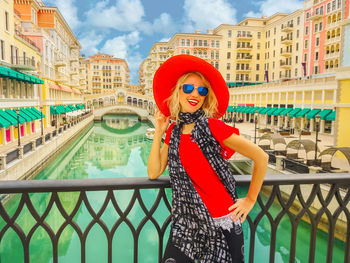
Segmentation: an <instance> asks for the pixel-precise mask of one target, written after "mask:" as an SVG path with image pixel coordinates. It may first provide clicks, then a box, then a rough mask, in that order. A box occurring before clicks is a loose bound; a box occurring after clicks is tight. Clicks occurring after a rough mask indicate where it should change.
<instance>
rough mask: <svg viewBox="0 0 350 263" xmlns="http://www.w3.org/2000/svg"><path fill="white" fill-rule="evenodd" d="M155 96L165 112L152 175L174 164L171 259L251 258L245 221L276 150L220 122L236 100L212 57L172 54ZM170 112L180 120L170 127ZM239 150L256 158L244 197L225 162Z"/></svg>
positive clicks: (167, 256) (158, 118) (159, 115)
mask: <svg viewBox="0 0 350 263" xmlns="http://www.w3.org/2000/svg"><path fill="white" fill-rule="evenodd" d="M153 94H154V98H155V101H156V103H157V106H158V108H159V110H160V111H156V113H155V134H154V137H153V144H152V148H151V152H150V156H149V161H148V176H149V178H150V179H156V178H158V177H159V176H160V175H161V174H162V173H163V171H164V170H165V168H166V166H167V164H168V165H169V174H170V180H171V186H172V192H173V197H172V198H173V204H172V205H173V207H172V226H171V231H170V237H169V241H168V244H167V247H166V249H165V253H164V257H163V262H181V263H186V262H194V260H198V261H199V262H206V263H208V262H213V263H214V262H215V263H217V262H244V259H243V255H244V246H243V233H242V227H241V223H243V222H244V220H245V219H246V217H247V214H248V213H249V211H250V210H251V209H252V208H253V206H254V203H255V201H256V199H257V196H258V194H259V191H260V188H261V185H262V182H263V179H264V176H265V173H266V169H267V162H268V155H267V154H266V153H264V152H263V151H262V150H261V148H259V147H258V146H257V145H255V144H253V143H251V142H250V141H247V140H245V139H243V138H242V137H240V136H239V132H238V130H237V129H236V128H233V127H230V126H228V125H226V124H225V123H223V122H222V121H220V120H218V118H220V117H221V116H222V115H223V114H224V113H225V112H226V109H227V106H228V100H229V93H228V88H227V86H226V83H225V81H224V79H223V78H222V76H221V74H220V72H219V71H217V70H216V69H215V68H214V67H213V66H212V65H210V64H209V63H207V62H206V61H204V60H202V59H200V58H198V57H194V56H190V55H178V56H174V57H171V58H170V59H168V60H167V61H166V62H165V63H163V64H162V65H161V66H160V67H159V69H158V70H157V72H156V73H155V76H154V79H153ZM170 118H172V119H174V120H175V122H173V123H172V124H171V125H170V126H169V121H170ZM168 126H169V128H168ZM165 132H166V138H165V143H164V144H163V146H162V147H161V140H162V137H163V135H164V133H165ZM235 151H237V152H239V153H241V154H243V155H245V156H247V157H248V158H250V159H252V160H253V161H254V169H253V174H252V181H251V183H250V187H249V191H248V195H247V196H246V197H245V198H241V199H238V198H237V196H236V191H235V180H234V178H233V176H232V174H231V173H230V171H229V169H228V164H227V161H226V160H225V159H227V158H229V157H230V156H231V155H232V154H233V153H234V152H235ZM174 260H175V261H174Z"/></svg>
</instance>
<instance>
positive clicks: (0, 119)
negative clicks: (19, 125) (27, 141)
mask: <svg viewBox="0 0 350 263" xmlns="http://www.w3.org/2000/svg"><path fill="white" fill-rule="evenodd" d="M11 125H12V124H11V122H9V121H8V120H6V119H5V118H3V117H2V116H1V115H0V128H6V127H9V126H11Z"/></svg>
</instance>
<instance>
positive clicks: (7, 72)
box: [0, 66, 44, 84]
mask: <svg viewBox="0 0 350 263" xmlns="http://www.w3.org/2000/svg"><path fill="white" fill-rule="evenodd" d="M0 76H1V77H7V78H10V79H17V80H20V81H24V82H29V83H33V84H44V81H43V80H41V79H39V78H37V77H35V76H32V75H29V74H25V73H22V72H18V71H15V70H13V69H10V68H6V67H2V66H0Z"/></svg>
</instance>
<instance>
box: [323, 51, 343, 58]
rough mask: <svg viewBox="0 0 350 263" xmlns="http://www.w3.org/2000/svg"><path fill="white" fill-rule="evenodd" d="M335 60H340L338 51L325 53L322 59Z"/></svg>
mask: <svg viewBox="0 0 350 263" xmlns="http://www.w3.org/2000/svg"><path fill="white" fill-rule="evenodd" d="M336 58H338V59H339V58H340V53H339V51H337V52H329V53H326V54H325V55H324V59H336Z"/></svg>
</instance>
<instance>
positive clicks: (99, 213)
mask: <svg viewBox="0 0 350 263" xmlns="http://www.w3.org/2000/svg"><path fill="white" fill-rule="evenodd" d="M93 89H94V90H96V88H93ZM98 89H99V88H98ZM250 180H251V176H250V175H240V176H237V177H236V181H237V188H238V190H243V189H242V187H244V188H247V187H248V186H249V183H250ZM349 182H350V175H349V174H348V173H341V174H331V173H323V174H320V175H318V174H314V175H311V174H290V175H288V178H286V175H285V174H283V175H282V174H281V175H266V177H265V180H264V183H263V191H262V192H261V193H260V194H259V196H258V200H257V202H256V204H255V206H254V208H253V210H252V211H251V213H249V215H248V217H247V221H246V223H244V224H243V226H244V227H243V228H244V229H245V230H246V234H247V237H248V240H247V243H248V244H249V246H245V249H248V251H246V255H247V258H246V262H264V263H265V262H275V261H274V259H275V255H283V262H296V261H297V260H296V259H297V258H300V257H301V256H302V255H303V253H301V252H300V249H297V245H302V246H306V251H307V252H306V253H307V254H306V255H307V256H308V259H309V260H308V261H310V262H318V261H315V260H313V259H315V258H317V253H320V251H319V250H317V249H316V247H317V246H316V244H319V242H320V240H319V235H318V234H317V232H322V233H321V234H322V235H326V236H328V237H329V238H326V239H324V240H325V244H323V245H322V247H324V250H325V251H324V257H325V259H326V256H325V255H330V258H328V260H325V261H327V262H332V255H333V260H334V253H335V251H336V248H335V245H334V243H336V242H335V240H334V237H335V236H336V235H337V233H339V232H340V227H339V225H340V223H341V222H346V216H348V215H349V203H350V188H349V187H348V186H349ZM169 187H170V180H169V177H165V176H162V177H160V178H159V179H157V180H152V181H151V180H149V179H147V178H106V179H74V180H21V181H3V182H2V183H1V185H0V193H1V194H2V196H5V195H11V196H12V195H15V194H17V193H18V194H19V195H17V196H16V198H18V199H16V200H18V201H17V203H18V204H19V205H17V206H18V207H17V206H16V207H14V206H13V210H10V209H9V208H8V207H7V206H6V205H4V204H3V203H1V204H0V206H1V209H0V218H2V227H3V228H2V229H3V230H4V232H5V233H6V234H7V232H6V230H7V229H11V230H12V231H11V235H13V238H14V239H15V241H16V242H18V243H19V246H18V248H16V249H17V251H19V253H20V254H21V253H23V257H24V258H27V259H29V258H31V257H33V254H32V253H33V250H32V249H28V247H30V245H31V246H32V245H33V244H32V242H39V243H38V244H44V243H42V242H43V240H45V242H48V244H47V243H45V246H44V247H41V249H44V248H45V251H42V252H40V251H39V253H43V252H45V255H46V254H48V255H47V256H48V257H49V258H50V259H52V262H59V260H58V259H59V256H60V252H59V251H60V248H62V247H63V246H64V247H63V248H64V249H65V250H63V251H66V249H67V247H68V244H69V243H70V242H71V241H73V238H74V242H76V243H74V246H75V249H76V250H77V251H76V254H77V255H81V260H79V262H80V261H82V262H85V261H90V260H89V251H88V248H89V247H91V244H93V246H98V247H97V248H96V249H97V250H96V251H100V252H101V251H102V252H101V254H99V255H101V256H102V257H103V258H106V259H107V258H108V259H109V260H108V262H112V258H118V256H119V254H118V251H120V250H118V246H115V243H117V244H119V243H120V242H121V243H122V244H123V246H122V249H123V250H125V249H126V250H129V249H130V250H131V253H130V258H129V260H125V258H119V259H120V260H121V262H136V263H137V262H141V261H142V258H144V257H145V256H146V255H145V254H144V253H145V252H144V251H142V250H141V248H140V247H143V246H142V245H141V243H144V242H147V244H148V245H149V247H147V248H148V249H147V250H145V251H147V252H148V253H151V254H147V256H148V257H150V258H152V259H153V260H152V262H160V260H161V256H162V251H163V250H164V243H163V241H165V242H166V240H167V238H168V236H167V234H166V233H167V232H166V230H167V229H168V228H169V226H170V220H171V217H170V211H171V201H169V199H170V197H169V199H168V194H169V193H168V189H169ZM148 189H151V190H152V192H154V198H152V199H150V200H148V199H146V197H145V196H147V195H145V193H147V194H148V192H146V191H148ZM123 191H128V192H129V193H130V197H129V198H128V199H126V200H123V199H120V198H119V196H120V194H122V192H123ZM99 192H101V193H103V194H102V195H98V196H99V197H100V196H101V200H98V202H96V200H95V199H94V198H92V199H91V197H94V196H96V195H97V194H98V193H99ZM64 193H67V194H66V195H64ZM41 196H42V197H43V198H42V199H40V197H41ZM34 199H38V200H39V201H40V200H43V202H42V203H39V204H40V205H39V206H38V205H36V204H37V203H38V202H36V203H35V204H34V205H33V202H35V201H34ZM11 208H12V207H11ZM274 208H276V209H274ZM23 210H26V211H29V212H28V213H29V215H30V220H31V221H30V222H31V223H30V224H29V223H28V222H26V221H24V220H18V219H22V218H21V215H22V212H23ZM83 210H84V213H86V214H87V215H88V217H86V219H87V220H86V222H85V221H84V225H82V224H81V222H80V221H82V219H81V216H82V215H83V214H82V213H83V212H82V211H83ZM43 211H44V212H43ZM134 211H140V213H139V220H138V221H135V220H134V219H135V213H134ZM159 213H161V215H162V216H161V218H162V219H159V218H160V217H159ZM157 214H158V216H157ZM109 217H110V218H113V220H109ZM50 219H57V220H50ZM106 220H107V221H108V223H106V222H107V221H106ZM304 220H305V221H306V222H305V221H304ZM307 221H309V222H310V221H311V223H307ZM110 222H112V223H111V224H110ZM324 222H328V223H326V224H328V225H329V228H328V229H327V232H325V231H322V230H320V229H319V228H321V225H323V226H324ZM303 224H306V225H307V226H306V227H307V229H308V230H307V232H306V233H304V232H300V230H299V228H301V227H302V225H303ZM344 224H346V223H344ZM147 225H150V226H151V232H148V231H147V232H146V235H145V233H143V232H145V229H146V230H147V228H145V226H147ZM264 225H266V226H264ZM286 225H287V226H290V227H286ZM67 226H68V227H67ZM345 227H346V225H345ZM26 230H27V231H26ZM97 230H98V232H96V231H97ZM121 231H122V232H123V233H124V232H125V233H126V235H124V236H123V237H121V236H120V235H119V234H120V233H121ZM281 231H282V232H281ZM343 231H344V230H343ZM24 233H30V235H31V236H30V237H31V238H24V237H23V236H24ZM33 233H34V234H33ZM96 233H98V234H99V235H97V237H98V238H99V240H101V241H102V244H100V243H98V242H96V243H94V238H92V239H91V237H95V236H96ZM301 233H303V235H308V238H307V243H305V244H304V243H303V244H301V243H299V242H300V241H299V238H300V234H301ZM343 233H344V234H343V236H344V238H345V237H346V228H345V232H343ZM62 234H63V235H62ZM150 234H151V235H150ZM281 234H283V236H282V239H280V238H279V235H281ZM5 236H6V235H4V237H5ZM63 237H64V238H63ZM286 237H287V238H286ZM143 238H146V240H144V239H143ZM89 239H91V240H89ZM280 240H284V241H283V243H279V242H280ZM142 241H144V242H142ZM40 242H41V243H40ZM337 242H339V239H338V240H337ZM343 242H344V247H343V251H342V256H341V258H340V261H339V262H349V255H350V246H349V244H348V243H346V241H343ZM347 242H348V241H347ZM34 244H35V243H34ZM262 244H264V246H265V249H266V251H264V252H265V254H266V255H267V256H266V258H265V259H264V260H261V254H259V248H258V246H259V245H262ZM278 244H279V245H278ZM333 246H334V248H333ZM100 247H102V248H103V249H100ZM46 248H49V249H47V250H46ZM150 248H152V249H150ZM267 250H269V251H267ZM116 254H117V257H115V256H116ZM90 255H91V254H90ZM319 256H321V257H322V255H319ZM338 259H339V258H338ZM123 260H124V261H123ZM106 262H107V260H106ZM333 262H335V261H333ZM337 262H338V261H337Z"/></svg>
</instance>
